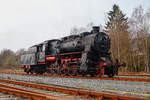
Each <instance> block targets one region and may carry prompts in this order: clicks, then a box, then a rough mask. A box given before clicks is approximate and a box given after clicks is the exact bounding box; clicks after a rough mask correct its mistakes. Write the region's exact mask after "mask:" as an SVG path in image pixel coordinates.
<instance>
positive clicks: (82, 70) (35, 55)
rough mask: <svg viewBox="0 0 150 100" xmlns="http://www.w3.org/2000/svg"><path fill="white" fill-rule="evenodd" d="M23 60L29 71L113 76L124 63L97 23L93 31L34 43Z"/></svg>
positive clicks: (25, 68) (23, 56)
mask: <svg viewBox="0 0 150 100" xmlns="http://www.w3.org/2000/svg"><path fill="white" fill-rule="evenodd" d="M29 52H30V53H29ZM21 64H22V67H23V68H24V71H25V72H27V73H30V72H31V73H40V74H42V73H45V72H47V73H50V74H59V75H61V74H63V75H71V76H76V75H82V76H85V75H87V74H89V75H91V76H102V75H108V76H109V77H113V76H114V75H115V74H116V73H117V71H118V68H119V67H120V66H122V65H123V64H119V63H115V62H113V61H112V59H111V57H110V38H109V36H108V35H107V34H106V33H105V32H100V31H99V27H96V26H95V27H93V30H92V31H91V32H83V33H81V34H79V35H70V36H67V37H63V38H61V39H54V40H48V41H44V42H43V43H40V44H38V45H34V46H32V47H31V48H29V50H28V51H27V53H26V54H25V55H22V56H21Z"/></svg>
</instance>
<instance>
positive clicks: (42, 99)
mask: <svg viewBox="0 0 150 100" xmlns="http://www.w3.org/2000/svg"><path fill="white" fill-rule="evenodd" d="M0 82H5V83H9V84H14V85H21V86H26V87H32V88H38V89H43V90H48V91H55V92H61V93H65V94H70V95H73V96H78V95H80V96H83V97H84V98H94V99H95V100H148V99H144V98H136V97H127V96H119V95H116V94H108V93H99V92H95V91H87V90H82V89H77V88H65V87H60V86H52V85H43V84H36V83H29V82H21V81H14V80H2V79H0ZM0 91H1V92H3V93H9V94H14V95H17V96H21V97H26V98H30V99H34V100H62V99H60V97H56V96H52V95H47V94H44V93H38V92H33V91H30V90H24V89H18V88H15V87H10V86H7V85H3V84H0ZM64 100H66V99H64Z"/></svg>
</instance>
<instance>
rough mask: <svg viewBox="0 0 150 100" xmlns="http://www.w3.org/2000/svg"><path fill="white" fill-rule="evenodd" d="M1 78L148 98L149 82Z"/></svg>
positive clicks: (23, 76)
mask: <svg viewBox="0 0 150 100" xmlns="http://www.w3.org/2000/svg"><path fill="white" fill-rule="evenodd" d="M0 77H1V78H4V79H13V80H20V81H27V82H35V83H42V84H55V85H61V86H67V87H76V88H83V89H89V90H95V91H110V92H115V91H116V93H118V92H119V94H128V95H133V94H134V95H138V96H149V95H150V94H149V93H150V82H128V81H116V80H99V79H77V78H60V77H47V76H29V75H28V76H27V75H14V74H0Z"/></svg>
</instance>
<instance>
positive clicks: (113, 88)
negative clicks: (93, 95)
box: [105, 88, 116, 90]
mask: <svg viewBox="0 0 150 100" xmlns="http://www.w3.org/2000/svg"><path fill="white" fill-rule="evenodd" d="M105 89H106V90H116V89H115V88H105Z"/></svg>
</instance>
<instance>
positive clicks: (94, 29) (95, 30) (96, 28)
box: [92, 26, 100, 33]
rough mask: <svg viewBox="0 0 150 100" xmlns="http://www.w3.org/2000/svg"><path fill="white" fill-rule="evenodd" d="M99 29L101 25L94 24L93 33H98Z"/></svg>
mask: <svg viewBox="0 0 150 100" xmlns="http://www.w3.org/2000/svg"><path fill="white" fill-rule="evenodd" d="M99 30H100V27H99V26H93V30H92V32H93V33H98V32H99Z"/></svg>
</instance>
